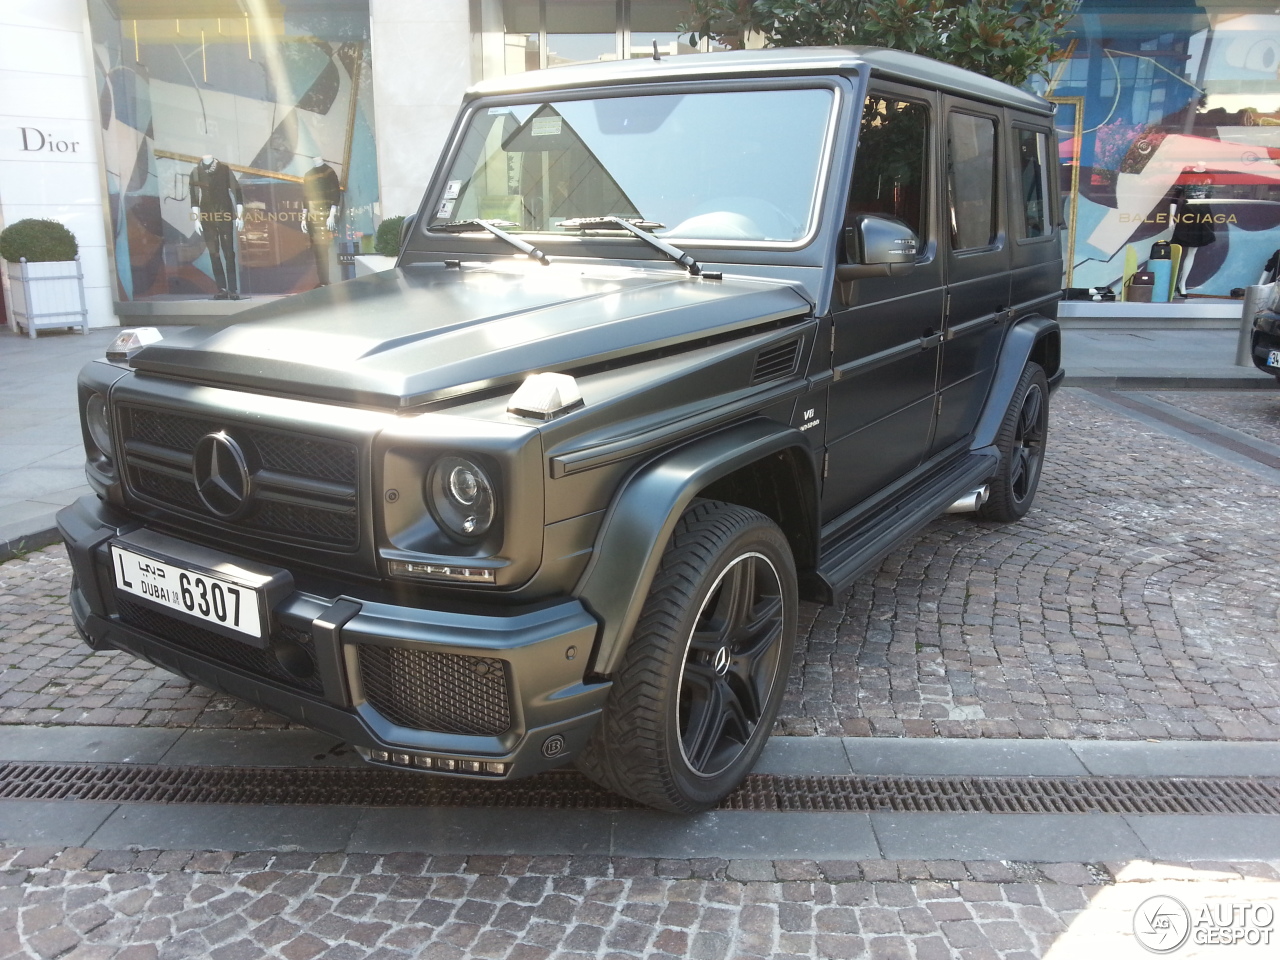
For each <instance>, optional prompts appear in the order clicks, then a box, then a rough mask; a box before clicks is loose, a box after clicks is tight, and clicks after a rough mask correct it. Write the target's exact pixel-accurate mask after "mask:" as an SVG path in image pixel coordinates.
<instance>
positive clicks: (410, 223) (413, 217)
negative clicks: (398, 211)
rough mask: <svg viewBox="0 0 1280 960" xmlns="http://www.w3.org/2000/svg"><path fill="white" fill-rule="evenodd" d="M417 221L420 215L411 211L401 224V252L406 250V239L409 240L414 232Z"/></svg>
mask: <svg viewBox="0 0 1280 960" xmlns="http://www.w3.org/2000/svg"><path fill="white" fill-rule="evenodd" d="M417 222H418V215H417V214H416V213H411V214H409V216H407V217H405V218H404V221H403V222H402V223H401V224H400V251H401V252H403V251H404V244H405V241H406V240H408V239H409V237H410V236H411V235H412V234H413V227H414V224H416V223H417Z"/></svg>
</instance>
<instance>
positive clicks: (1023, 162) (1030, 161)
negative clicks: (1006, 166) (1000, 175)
mask: <svg viewBox="0 0 1280 960" xmlns="http://www.w3.org/2000/svg"><path fill="white" fill-rule="evenodd" d="M1014 135H1015V136H1016V137H1017V148H1018V177H1019V179H1018V184H1019V193H1020V195H1021V196H1020V199H1021V205H1022V235H1023V236H1024V237H1043V236H1047V235H1048V234H1050V233H1051V232H1052V231H1053V227H1052V226H1051V225H1050V223H1049V161H1048V157H1049V135H1048V134H1047V133H1043V132H1041V131H1037V130H1015V131H1014Z"/></svg>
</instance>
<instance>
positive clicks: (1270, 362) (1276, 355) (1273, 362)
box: [1267, 350, 1280, 367]
mask: <svg viewBox="0 0 1280 960" xmlns="http://www.w3.org/2000/svg"><path fill="white" fill-rule="evenodd" d="M1267 366H1268V367H1280V350H1272V351H1271V352H1270V353H1268V354H1267Z"/></svg>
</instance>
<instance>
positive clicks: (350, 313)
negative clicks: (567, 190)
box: [131, 262, 811, 407]
mask: <svg viewBox="0 0 1280 960" xmlns="http://www.w3.org/2000/svg"><path fill="white" fill-rule="evenodd" d="M810 309H811V305H810V304H809V302H808V301H807V300H805V299H804V297H802V296H801V295H800V294H799V293H798V292H796V290H795V289H794V288H792V287H790V286H787V285H785V284H781V283H774V282H769V281H757V280H747V279H725V280H715V279H710V280H709V279H702V278H696V277H689V276H687V275H684V274H678V273H676V272H674V271H670V270H667V271H663V270H644V269H634V270H633V269H625V268H617V267H610V266H608V265H601V266H600V267H591V266H588V267H583V266H582V265H580V264H575V265H569V264H552V265H551V266H541V265H538V264H533V263H529V264H527V265H526V264H524V263H522V262H517V263H511V264H501V265H466V266H463V267H462V268H457V267H455V268H452V269H449V268H446V267H444V266H443V265H434V264H432V265H423V266H415V267H409V268H407V269H395V270H388V271H386V272H384V273H379V274H375V275H373V276H370V277H363V278H361V279H358V280H351V281H348V282H346V283H341V284H337V285H334V286H331V287H321V288H319V289H316V290H313V291H310V292H309V293H304V294H300V295H298V296H293V297H287V298H283V299H281V300H278V301H274V302H272V303H268V304H263V305H262V306H258V307H253V308H251V309H249V310H247V311H245V312H243V313H241V314H238V315H237V316H236V318H235V321H234V322H229V323H226V324H223V325H220V326H217V327H196V328H191V329H189V330H186V331H183V332H182V333H179V334H175V335H171V336H166V337H165V338H164V339H163V340H161V341H159V342H158V343H155V344H152V345H150V346H148V347H145V348H144V349H143V350H141V351H140V352H139V353H137V354H136V355H135V356H134V357H133V358H132V360H131V363H132V365H133V367H134V368H135V369H136V370H138V371H141V372H147V373H156V374H161V375H164V376H171V377H179V378H182V379H189V380H196V381H200V382H202V383H210V384H218V385H225V386H231V387H240V388H246V389H251V390H255V391H262V392H268V393H273V394H287V395H291V396H301V397H310V398H315V399H319V400H326V401H331V402H337V403H358V404H371V405H378V406H390V407H406V406H416V405H420V404H423V403H429V402H431V401H435V400H442V399H447V398H450V397H454V396H461V395H464V394H468V393H472V392H475V391H478V390H488V389H494V388H498V387H502V386H505V385H507V384H513V383H516V382H518V381H520V380H522V379H523V378H524V377H525V376H526V375H527V374H529V373H531V372H535V371H545V370H569V369H573V368H575V367H581V366H584V365H589V364H593V363H598V362H602V361H609V360H615V359H617V358H620V357H624V356H626V355H628V354H635V353H638V352H648V351H651V350H655V349H670V348H679V345H681V344H688V345H689V346H690V347H693V346H695V345H696V343H697V342H698V341H702V340H705V338H707V337H712V336H725V335H730V336H732V334H733V333H734V332H736V331H741V332H742V334H744V335H745V334H747V333H748V332H750V331H751V330H752V329H753V328H756V327H758V326H759V325H760V324H762V323H768V322H770V321H776V320H782V319H786V318H789V317H796V316H803V315H805V314H807V313H809V311H810Z"/></svg>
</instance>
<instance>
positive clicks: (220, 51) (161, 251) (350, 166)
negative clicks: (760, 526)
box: [0, 0, 1280, 326]
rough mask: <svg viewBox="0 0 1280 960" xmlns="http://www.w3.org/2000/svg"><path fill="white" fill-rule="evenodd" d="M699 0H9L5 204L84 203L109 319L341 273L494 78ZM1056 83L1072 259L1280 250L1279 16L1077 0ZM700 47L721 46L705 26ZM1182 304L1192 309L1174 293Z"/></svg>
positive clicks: (1091, 279)
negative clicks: (465, 99) (470, 96)
mask: <svg viewBox="0 0 1280 960" xmlns="http://www.w3.org/2000/svg"><path fill="white" fill-rule="evenodd" d="M687 14H688V4H687V2H686V0H6V3H5V4H3V5H0V124H2V126H0V226H3V225H6V224H9V223H13V222H15V221H16V220H18V219H22V218H23V217H28V216H42V217H51V218H53V219H57V220H60V221H62V222H63V223H65V224H66V225H67V226H69V227H70V228H71V229H72V230H73V232H74V233H75V234H76V236H77V239H78V240H79V242H80V248H81V258H82V261H83V264H84V270H85V276H86V292H87V295H88V299H89V304H90V313H91V323H92V325H95V326H102V325H110V324H114V323H116V322H118V321H119V320H123V321H124V322H126V323H135V322H144V321H145V320H146V319H147V318H151V319H153V320H156V321H164V320H182V319H183V318H186V319H188V320H198V318H199V317H200V316H203V315H209V316H217V315H222V314H225V313H228V312H230V311H232V310H236V309H240V308H241V307H242V306H243V303H242V302H239V303H231V302H230V301H231V300H233V299H235V298H244V299H248V300H253V299H258V298H262V297H274V296H282V295H287V294H290V293H295V292H299V291H303V290H307V289H310V288H311V287H313V286H315V285H316V284H318V283H322V282H326V281H327V280H331V279H336V278H337V277H338V276H339V274H340V267H339V265H338V263H337V259H338V254H339V252H348V253H350V252H355V251H361V250H364V251H368V250H369V249H370V247H371V242H372V234H373V232H374V230H375V229H376V226H377V224H378V223H379V222H380V221H381V220H382V219H383V218H384V217H389V216H394V215H397V214H406V213H410V212H412V211H413V210H414V209H416V207H417V204H418V200H419V198H420V195H421V191H422V189H423V186H424V185H425V183H426V180H427V178H428V177H429V176H430V174H431V171H432V169H433V167H434V165H435V162H436V159H437V158H438V156H439V152H440V149H441V147H442V145H443V143H444V141H445V139H446V137H447V135H448V132H449V129H450V127H451V125H452V122H453V118H454V114H455V112H456V109H457V105H458V103H459V101H460V99H461V97H462V94H463V91H464V90H465V89H466V88H467V86H468V85H470V84H471V83H473V82H474V81H476V80H479V79H484V78H489V77H495V76H501V75H504V74H510V73H516V72H522V71H525V70H536V69H547V68H554V67H555V66H558V65H560V64H564V63H573V62H582V61H589V60H601V59H621V58H626V57H637V56H640V57H643V56H651V55H652V54H653V50H654V47H655V45H656V46H657V48H658V50H659V52H660V54H661V55H662V56H675V55H681V54H686V53H692V52H695V50H694V48H693V47H692V46H690V45H689V43H688V42H687V37H686V36H685V35H683V34H682V32H681V30H680V27H681V25H682V22H683V21H684V19H685V18H686V17H687ZM1063 45H1064V48H1065V51H1066V58H1065V59H1064V60H1062V61H1060V62H1059V63H1057V64H1055V65H1054V66H1053V68H1052V69H1051V71H1050V75H1049V77H1048V78H1046V79H1045V80H1044V81H1042V82H1041V83H1040V86H1039V89H1040V91H1041V92H1042V93H1044V94H1045V95H1046V96H1048V97H1050V98H1051V99H1053V100H1055V101H1056V102H1057V103H1058V104H1059V111H1058V132H1059V149H1060V153H1061V157H1062V160H1063V168H1062V169H1063V177H1064V185H1065V186H1066V188H1067V189H1066V190H1065V191H1064V195H1065V196H1066V197H1067V200H1066V207H1065V209H1064V210H1063V218H1064V221H1065V222H1066V223H1067V224H1068V231H1067V232H1066V243H1067V254H1068V262H1069V269H1068V275H1067V277H1066V278H1064V285H1067V286H1074V287H1094V286H1112V287H1113V288H1116V289H1118V288H1119V285H1120V283H1121V281H1122V279H1123V277H1124V276H1125V274H1126V273H1127V272H1131V271H1132V270H1133V269H1134V268H1135V267H1137V266H1139V265H1141V264H1142V263H1143V262H1144V261H1146V260H1147V258H1148V256H1149V253H1150V248H1151V245H1152V244H1153V243H1155V242H1157V241H1162V240H1164V241H1172V242H1174V243H1177V244H1178V245H1179V246H1180V247H1181V250H1182V257H1181V260H1180V262H1179V265H1178V266H1179V269H1178V271H1177V272H1178V274H1180V276H1179V277H1178V279H1179V280H1180V283H1181V286H1182V287H1183V288H1185V292H1186V294H1187V295H1188V299H1194V298H1196V297H1226V296H1229V295H1230V294H1231V292H1232V291H1233V290H1236V289H1238V288H1240V287H1243V286H1247V285H1248V284H1250V283H1256V282H1257V281H1258V279H1259V277H1260V276H1261V275H1262V273H1263V271H1264V267H1265V266H1266V264H1267V261H1268V260H1269V259H1270V258H1271V255H1272V254H1273V253H1274V252H1275V249H1276V248H1277V247H1280V236H1277V230H1276V227H1277V226H1280V14H1278V13H1277V12H1276V9H1275V7H1274V5H1270V6H1265V5H1262V4H1259V3H1251V2H1248V0H1234V2H1224V3H1222V4H1220V5H1215V4H1212V3H1194V2H1192V0H1166V2H1160V3H1157V2H1155V0H1084V3H1083V4H1082V7H1081V10H1080V13H1079V15H1078V17H1077V18H1076V21H1075V22H1074V24H1073V28H1072V30H1071V31H1070V33H1069V35H1067V36H1066V37H1064V38H1063ZM704 49H705V47H704ZM1169 309H1170V310H1173V309H1175V308H1172V307H1171V308H1169Z"/></svg>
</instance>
